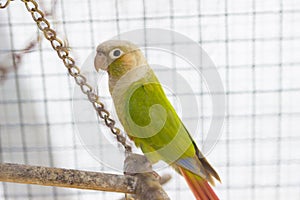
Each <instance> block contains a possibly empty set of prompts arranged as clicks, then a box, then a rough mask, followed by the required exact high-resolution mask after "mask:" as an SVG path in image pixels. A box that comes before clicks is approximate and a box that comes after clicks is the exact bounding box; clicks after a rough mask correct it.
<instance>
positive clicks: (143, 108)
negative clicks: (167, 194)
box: [119, 74, 196, 163]
mask: <svg viewBox="0 0 300 200" xmlns="http://www.w3.org/2000/svg"><path fill="white" fill-rule="evenodd" d="M153 76H154V77H153V78H154V79H153V80H152V81H149V80H145V79H141V80H139V81H137V82H135V83H133V84H132V85H131V86H130V87H129V88H128V91H126V93H127V95H126V96H124V102H125V105H124V106H123V108H124V110H123V111H122V114H121V117H120V115H119V118H121V122H122V124H123V126H124V128H125V130H126V132H127V133H129V134H130V135H131V136H130V137H131V139H133V140H134V142H135V144H136V145H137V146H138V147H140V148H141V149H142V151H143V152H144V154H145V155H146V156H147V157H148V158H149V159H150V160H151V161H154V162H155V161H157V160H160V159H161V160H164V161H166V162H168V163H170V162H173V161H176V160H177V159H179V158H186V157H194V156H195V154H196V151H195V148H194V145H193V141H192V139H191V137H190V135H189V133H188V132H187V130H186V129H185V127H184V125H183V123H182V122H181V120H180V118H179V117H178V115H177V113H176V111H175V110H174V108H173V106H172V105H171V103H170V102H169V100H168V99H167V97H166V95H165V93H164V91H163V89H162V87H161V84H160V83H159V82H158V80H157V79H156V78H155V75H154V74H153Z"/></svg>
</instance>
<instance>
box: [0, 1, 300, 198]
mask: <svg viewBox="0 0 300 200" xmlns="http://www.w3.org/2000/svg"><path fill="white" fill-rule="evenodd" d="M39 3H41V8H42V9H43V10H46V11H47V13H48V14H47V17H48V18H49V19H50V21H51V23H52V24H53V27H54V28H55V29H56V30H57V32H58V35H59V36H60V38H62V39H64V40H65V41H67V42H68V44H69V46H70V48H71V51H72V55H74V57H75V58H76V62H77V64H78V65H79V66H82V65H83V63H84V62H85V60H86V58H87V57H88V56H89V55H90V54H91V52H93V51H94V50H95V48H96V46H97V45H98V44H99V43H100V42H102V41H105V40H107V39H110V38H112V37H114V36H116V35H117V34H119V33H122V32H126V31H130V30H134V29H140V28H164V29H171V30H174V31H177V32H179V33H181V34H184V35H185V36H187V37H189V38H191V39H192V40H194V41H196V42H198V43H199V44H200V45H201V47H202V48H203V49H204V50H205V51H206V52H207V53H208V55H209V56H210V57H211V59H212V60H213V62H214V63H215V65H216V67H217V70H218V72H219V74H220V76H221V79H222V82H223V84H224V88H225V94H226V116H225V122H224V127H223V130H222V135H221V137H220V140H219V141H218V143H217V145H216V146H215V148H214V149H213V150H212V151H211V152H210V154H209V155H207V157H208V160H209V161H210V162H211V164H212V165H213V166H215V168H216V170H217V171H218V172H219V175H220V177H221V179H222V184H217V186H216V188H215V191H216V193H217V194H218V195H219V197H220V199H227V200H232V199H245V200H246V199H249V200H250V199H251V200H253V199H277V200H281V199H300V178H299V175H298V174H299V170H300V135H299V131H300V121H299V120H300V104H299V102H300V78H299V77H300V56H299V52H300V29H299V27H300V3H299V2H298V1H297V0H264V1H259V0H244V1H239V0H189V1H180V0H151V1H150V0H127V1H122V0H113V1H112V0H100V1H99V0H98V1H96V0H87V1H79V0H72V1H71V0H64V1H63V0H57V1H56V0H53V1H50V0H47V1H42V2H39ZM42 37H43V35H42V34H41V33H40V32H39V31H38V30H37V27H36V24H35V23H34V22H33V21H32V18H31V16H30V14H29V13H28V12H27V10H26V8H25V6H24V5H23V3H22V2H20V1H14V2H12V3H11V4H10V6H9V7H8V8H7V9H4V10H2V9H1V10H0V77H1V80H0V162H2V163H3V162H10V163H25V164H30V165H43V166H53V167H63V168H72V169H81V170H92V171H104V172H112V173H119V172H115V171H114V170H112V169H111V168H109V167H107V166H105V165H103V164H102V163H100V162H99V161H98V159H97V158H95V156H93V155H91V153H89V151H88V150H87V149H86V147H85V145H84V144H83V143H82V142H81V140H80V136H79V134H78V133H77V132H78V131H77V129H76V127H75V126H74V125H75V124H76V122H75V120H74V117H73V107H72V101H74V99H73V88H74V81H73V79H72V78H70V77H69V76H68V75H67V70H66V69H65V67H64V66H63V63H62V62H61V61H60V60H59V59H58V57H57V54H56V52H54V51H53V50H52V49H51V46H50V44H49V43H48V42H47V41H45V40H44V39H42ZM12 55H18V56H15V58H14V59H13V56H12ZM157 59H166V58H160V57H159V56H158V57H157ZM170 59H172V58H170ZM158 62H159V61H158ZM180 67H181V66H177V65H175V66H174V70H182V71H183V72H182V73H185V77H186V78H188V77H189V76H192V74H191V73H189V72H188V70H189V68H188V67H186V68H185V67H184V66H183V69H181V68H180ZM190 80H191V81H192V84H193V86H194V88H193V89H194V90H195V91H196V92H195V94H194V95H196V96H197V99H198V100H199V104H200V105H201V113H200V114H199V116H198V117H197V120H198V119H201V132H202V133H203V134H204V135H205V133H206V132H207V129H208V128H207V127H209V124H210V120H211V114H212V113H211V111H210V109H211V104H210V93H209V91H208V90H207V88H206V87H205V84H204V81H203V80H201V78H198V79H193V78H191V79H190ZM175 82H176V80H174V83H175ZM172 93H173V96H174V95H175V96H176V95H186V94H180V92H178V91H172ZM99 95H101V96H103V98H104V99H106V102H109V101H110V98H109V96H108V94H101V91H100V94H99ZM171 98H172V97H171ZM83 99H84V97H82V99H80V98H79V99H77V100H81V101H82V100H83ZM75 101H76V99H75ZM173 103H175V104H176V101H174V102H173ZM175 107H177V106H175ZM109 108H110V109H113V108H112V107H110V106H109ZM177 109H179V110H180V108H177ZM191 109H192V108H191ZM194 119H195V118H191V119H189V118H188V119H183V120H184V122H185V123H187V124H188V123H189V120H194ZM91 123H97V122H95V121H93V122H91ZM99 126H103V124H101V123H100V124H99ZM202 133H194V134H196V135H197V134H202ZM98 134H101V131H99V133H98ZM197 143H198V144H199V146H200V147H201V143H202V141H201V137H200V136H199V138H198V139H197ZM116 148H117V147H116ZM100 150H101V151H102V153H103V154H105V155H109V152H110V151H109V149H107V148H106V147H105V146H102V147H101V148H100ZM118 151H119V153H120V154H122V148H120V149H119V150H118ZM109 156H110V157H113V156H114V155H109ZM162 172H163V173H166V172H167V173H171V174H172V176H173V178H172V180H171V181H170V182H169V183H168V184H166V185H165V186H164V188H165V189H166V191H167V192H168V194H169V195H170V197H171V199H177V200H179V199H193V196H192V193H191V192H190V190H189V188H188V187H187V185H186V183H185V181H184V180H183V178H181V177H180V176H179V175H177V174H176V173H175V172H174V171H173V170H172V169H171V168H168V169H164V170H163V171H162ZM159 173H160V172H159ZM122 196H123V195H122V194H116V193H107V192H95V191H86V190H75V189H63V188H52V187H41V186H32V185H21V184H12V183H0V199H4V200H13V199H30V200H38V199H44V200H48V199H49V200H51V199H55V200H64V199H68V200H69V199H71V200H73V199H74V200H86V199H119V198H121V197H122Z"/></svg>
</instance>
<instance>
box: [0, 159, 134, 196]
mask: <svg viewBox="0 0 300 200" xmlns="http://www.w3.org/2000/svg"><path fill="white" fill-rule="evenodd" d="M0 181H2V182H14V183H24V184H36V185H44V186H56V187H67V188H77V189H88V190H101V191H110V192H122V193H135V190H136V187H137V182H138V179H137V177H134V176H130V175H114V174H106V173H99V172H89V171H80V170H73V169H61V168H50V167H40V166H29V165H20V164H9V163H7V164H0Z"/></svg>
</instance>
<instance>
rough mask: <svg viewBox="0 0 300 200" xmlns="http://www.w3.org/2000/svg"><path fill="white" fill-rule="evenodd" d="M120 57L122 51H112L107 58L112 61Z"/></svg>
mask: <svg viewBox="0 0 300 200" xmlns="http://www.w3.org/2000/svg"><path fill="white" fill-rule="evenodd" d="M121 55H123V51H122V50H121V49H113V50H112V51H111V52H109V57H110V58H112V59H116V58H119V57H120V56H121Z"/></svg>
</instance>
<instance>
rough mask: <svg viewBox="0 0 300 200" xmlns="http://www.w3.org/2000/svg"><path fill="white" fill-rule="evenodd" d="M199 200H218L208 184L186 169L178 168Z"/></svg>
mask: <svg viewBox="0 0 300 200" xmlns="http://www.w3.org/2000/svg"><path fill="white" fill-rule="evenodd" d="M178 168H179V170H180V172H181V174H182V176H183V177H184V178H185V180H186V182H187V183H188V185H189V187H190V188H191V190H192V192H193V193H194V195H195V197H196V199H197V200H218V199H219V198H218V197H217V195H216V194H215V192H214V191H213V189H212V188H211V187H210V185H209V184H208V182H207V181H206V180H204V179H202V178H201V177H199V176H197V175H195V174H193V173H192V172H190V171H188V170H187V169H185V168H182V167H178Z"/></svg>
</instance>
